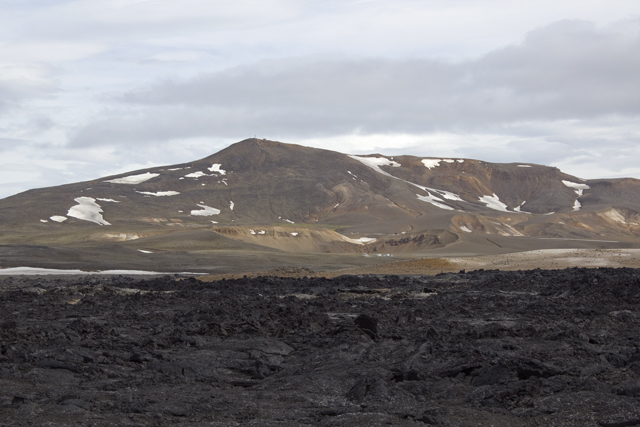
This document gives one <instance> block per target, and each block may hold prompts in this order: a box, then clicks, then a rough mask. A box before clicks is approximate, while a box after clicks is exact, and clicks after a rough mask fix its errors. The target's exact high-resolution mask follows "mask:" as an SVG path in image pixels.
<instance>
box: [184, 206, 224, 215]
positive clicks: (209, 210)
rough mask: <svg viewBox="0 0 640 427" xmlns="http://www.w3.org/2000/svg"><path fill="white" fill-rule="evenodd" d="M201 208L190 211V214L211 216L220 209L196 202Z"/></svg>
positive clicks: (216, 213)
mask: <svg viewBox="0 0 640 427" xmlns="http://www.w3.org/2000/svg"><path fill="white" fill-rule="evenodd" d="M196 204H197V205H198V206H200V207H201V208H202V209H200V210H193V211H191V215H193V216H211V215H218V214H219V213H220V209H216V208H212V207H211V206H207V205H201V204H200V203H196Z"/></svg>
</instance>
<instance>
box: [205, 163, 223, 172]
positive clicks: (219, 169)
mask: <svg viewBox="0 0 640 427" xmlns="http://www.w3.org/2000/svg"><path fill="white" fill-rule="evenodd" d="M209 170H210V171H211V172H217V173H219V174H220V175H226V174H227V171H226V170H224V169H222V165H221V164H220V163H214V164H213V165H211V167H210V168H209Z"/></svg>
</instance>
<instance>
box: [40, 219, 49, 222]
mask: <svg viewBox="0 0 640 427" xmlns="http://www.w3.org/2000/svg"><path fill="white" fill-rule="evenodd" d="M40 222H49V221H47V220H46V219H41V220H40Z"/></svg>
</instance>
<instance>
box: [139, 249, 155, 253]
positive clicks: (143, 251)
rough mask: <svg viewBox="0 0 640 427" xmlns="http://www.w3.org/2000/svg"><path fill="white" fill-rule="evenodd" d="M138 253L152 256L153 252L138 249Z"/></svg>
mask: <svg viewBox="0 0 640 427" xmlns="http://www.w3.org/2000/svg"><path fill="white" fill-rule="evenodd" d="M138 252H142V253H143V254H152V253H153V252H151V251H145V250H144V249H138Z"/></svg>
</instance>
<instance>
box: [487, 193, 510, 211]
mask: <svg viewBox="0 0 640 427" xmlns="http://www.w3.org/2000/svg"><path fill="white" fill-rule="evenodd" d="M480 201H481V202H482V203H484V204H485V205H487V207H488V208H490V209H493V210H496V211H502V212H509V211H508V210H507V205H505V204H504V203H502V202H501V201H500V199H499V198H498V196H497V195H496V193H493V196H482V197H480Z"/></svg>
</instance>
